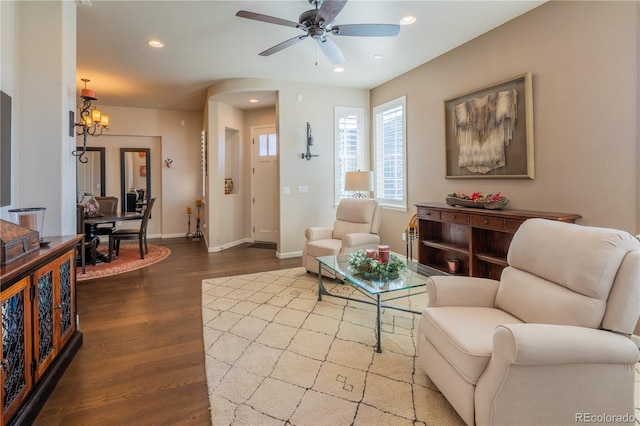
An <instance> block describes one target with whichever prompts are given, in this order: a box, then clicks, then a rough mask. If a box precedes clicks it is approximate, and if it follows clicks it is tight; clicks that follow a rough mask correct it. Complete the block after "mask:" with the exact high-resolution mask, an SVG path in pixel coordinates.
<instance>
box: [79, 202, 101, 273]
mask: <svg viewBox="0 0 640 426" xmlns="http://www.w3.org/2000/svg"><path fill="white" fill-rule="evenodd" d="M76 233H78V234H82V239H81V240H80V241H79V242H78V244H76V249H77V250H78V256H79V257H80V266H81V267H82V273H83V274H84V273H85V269H86V256H87V250H89V251H90V253H91V264H92V265H93V266H95V265H96V258H97V248H98V239H97V238H92V239H91V240H87V236H86V233H85V226H84V206H82V205H81V204H78V205H77V207H76Z"/></svg>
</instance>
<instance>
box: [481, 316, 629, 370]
mask: <svg viewBox="0 0 640 426" xmlns="http://www.w3.org/2000/svg"><path fill="white" fill-rule="evenodd" d="M493 351H494V354H496V355H498V354H500V357H504V359H505V360H506V362H508V363H511V364H518V365H544V364H546V365H551V364H577V363H580V364H584V363H593V364H629V365H633V364H635V363H636V362H638V360H639V359H640V353H639V352H638V348H637V347H636V345H635V344H634V343H633V341H632V340H631V339H629V338H628V337H627V336H623V335H621V334H617V333H612V332H610V331H605V330H596V329H593V328H586V327H575V326H569V325H552V324H505V325H501V326H499V327H497V328H496V330H495V332H494V335H493Z"/></svg>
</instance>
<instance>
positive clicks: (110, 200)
mask: <svg viewBox="0 0 640 426" xmlns="http://www.w3.org/2000/svg"><path fill="white" fill-rule="evenodd" d="M95 199H96V201H97V202H98V204H99V205H100V206H99V207H98V212H100V213H102V214H116V213H118V197H95ZM96 229H97V233H98V235H109V234H111V233H112V232H113V231H115V229H116V223H115V222H109V223H106V224H104V225H98V226H97V228H96Z"/></svg>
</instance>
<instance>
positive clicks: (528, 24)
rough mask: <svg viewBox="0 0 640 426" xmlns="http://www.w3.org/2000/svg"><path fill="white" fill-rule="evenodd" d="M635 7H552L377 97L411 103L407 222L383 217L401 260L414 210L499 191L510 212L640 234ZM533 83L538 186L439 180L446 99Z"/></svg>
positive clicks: (395, 215) (374, 100) (388, 214)
mask: <svg viewBox="0 0 640 426" xmlns="http://www.w3.org/2000/svg"><path fill="white" fill-rule="evenodd" d="M639 7H640V6H639V3H638V2H608V1H607V2H604V1H601V2H564V1H562V2H560V1H553V2H550V3H547V4H544V5H542V6H540V7H539V8H537V9H534V10H533V11H531V12H529V13H527V14H525V15H523V16H520V17H518V18H516V19H514V20H512V21H510V22H508V23H506V24H505V25H503V26H501V27H498V28H497V29H495V30H493V31H491V32H489V33H487V34H484V35H482V36H480V37H478V38H476V39H474V40H472V41H470V42H468V43H466V44H464V45H462V46H460V47H458V48H456V49H455V50H453V51H451V52H448V53H446V54H444V55H442V56H441V57H439V58H437V59H435V60H433V61H431V62H428V63H426V64H424V65H422V66H420V67H418V68H416V69H414V70H412V71H411V72H408V73H406V74H404V75H401V76H399V77H397V78H395V79H393V80H391V81H389V82H388V83H386V84H384V85H382V86H380V87H377V88H375V89H374V90H372V92H371V105H372V106H375V105H378V104H381V103H383V102H385V101H388V100H390V99H394V98H396V97H398V96H401V95H404V94H406V95H407V137H408V139H407V141H408V142H407V145H408V166H407V167H408V182H409V187H408V195H409V205H410V206H411V207H410V209H409V211H407V212H397V211H390V210H387V211H385V214H384V216H383V224H382V227H381V231H380V233H381V236H382V240H383V241H385V242H388V243H390V244H391V246H392V249H393V250H396V251H400V252H404V250H405V246H404V243H403V242H402V241H401V231H402V229H404V228H405V227H406V225H407V222H408V220H409V218H410V216H411V215H412V214H413V213H414V212H415V207H414V206H413V204H414V203H416V202H423V201H436V202H444V199H445V196H446V194H448V193H451V192H455V191H457V190H464V191H467V192H472V191H483V192H496V191H501V192H502V193H503V194H504V195H506V196H507V197H508V198H509V199H510V200H511V202H510V204H509V208H514V209H529V210H546V211H557V212H573V213H579V214H581V215H582V216H583V219H581V220H580V223H582V224H585V225H594V226H605V227H613V228H619V229H624V230H627V231H629V232H631V233H633V234H634V235H635V234H638V232H640V186H639V183H638V182H639V178H640V175H639V172H638V170H639V168H640V158H639V157H640V147H639V146H640V143H639V139H638V113H639V111H638V101H639V100H638V78H639V77H638V61H639V57H638V43H639V42H638V28H639V19H640V18H639V17H640V15H639ZM528 71H529V72H531V73H533V102H534V122H535V124H534V138H535V179H534V180H520V179H456V180H447V179H445V178H444V176H445V169H444V155H445V154H444V130H443V128H444V108H443V100H444V99H445V98H447V97H450V96H454V95H457V94H459V93H463V92H466V91H469V90H473V89H474V88H478V87H482V86H485V85H487V84H490V83H493V82H496V81H500V80H503V79H507V78H510V77H512V76H515V75H518V74H521V73H524V72H528Z"/></svg>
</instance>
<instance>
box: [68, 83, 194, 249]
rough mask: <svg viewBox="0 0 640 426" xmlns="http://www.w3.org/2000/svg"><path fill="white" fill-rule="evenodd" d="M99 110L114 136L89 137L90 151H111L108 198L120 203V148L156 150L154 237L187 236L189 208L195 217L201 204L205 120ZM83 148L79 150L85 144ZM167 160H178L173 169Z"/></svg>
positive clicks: (143, 111)
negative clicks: (203, 125)
mask: <svg viewBox="0 0 640 426" xmlns="http://www.w3.org/2000/svg"><path fill="white" fill-rule="evenodd" d="M97 96H98V98H99V97H100V94H99V93H98V94H97ZM96 105H97V106H98V107H99V109H100V111H101V112H103V113H105V114H107V115H109V128H110V130H109V132H108V133H104V134H103V135H102V136H100V137H97V138H96V137H89V138H88V146H93V147H105V148H106V159H105V160H106V164H105V168H106V175H107V176H106V189H105V191H106V195H113V196H116V197H118V198H121V194H120V148H151V180H152V181H151V195H152V196H153V197H156V204H155V206H154V208H153V211H154V213H153V214H152V219H151V221H150V222H149V231H148V232H149V237H164V238H167V237H181V236H184V235H185V234H186V233H187V214H186V210H187V207H191V208H192V209H193V212H194V213H195V200H196V198H202V197H201V196H200V188H201V183H200V131H201V130H202V114H200V113H197V112H185V111H168V110H155V109H145V108H125V107H116V106H108V105H101V104H100V101H99V100H98V101H97V102H96ZM78 142H79V145H78V146H80V144H81V139H78ZM167 158H171V159H172V160H173V163H172V165H171V167H170V168H167V167H166V165H165V163H164V160H165V159H167ZM74 171H75V169H74ZM121 202H122V200H120V203H121ZM191 219H192V225H191V232H193V231H194V229H195V224H194V221H195V217H194V216H193V215H192V217H191Z"/></svg>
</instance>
